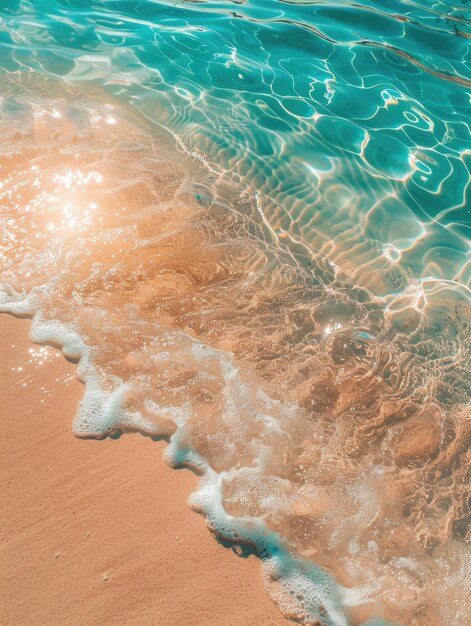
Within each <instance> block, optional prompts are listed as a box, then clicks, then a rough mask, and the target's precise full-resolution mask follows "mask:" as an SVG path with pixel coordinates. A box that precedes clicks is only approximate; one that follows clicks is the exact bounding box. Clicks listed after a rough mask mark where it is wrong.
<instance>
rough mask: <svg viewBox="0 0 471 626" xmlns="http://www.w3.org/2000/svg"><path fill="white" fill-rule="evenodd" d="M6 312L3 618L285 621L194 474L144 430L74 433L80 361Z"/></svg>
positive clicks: (219, 625)
mask: <svg viewBox="0 0 471 626" xmlns="http://www.w3.org/2000/svg"><path fill="white" fill-rule="evenodd" d="M0 324H1V326H0V389H1V408H0V411H1V426H2V437H1V443H0V463H1V466H2V468H1V473H2V481H1V483H0V484H1V493H0V498H1V502H2V514H1V520H0V527H1V555H0V576H1V579H2V585H1V588H0V624H2V625H5V626H7V625H8V626H31V625H39V624H47V625H48V626H54V625H55V624H61V625H73V624H77V625H78V624H80V625H81V626H83V625H85V624H87V625H92V624H96V625H98V624H100V625H105V624H113V626H120V625H124V624H126V625H129V626H131V625H132V626H144V625H147V624H155V625H159V626H165V625H169V626H170V625H175V626H176V625H177V624H178V625H179V626H181V625H186V626H190V625H194V626H210V625H214V626H224V625H226V624H227V625H230V624H233V625H240V626H249V625H254V624H257V625H259V626H263V625H271V624H275V625H277V624H280V625H281V624H287V621H286V620H284V619H283V618H282V616H281V615H280V613H279V612H278V609H277V608H276V607H275V605H274V604H273V603H272V601H271V600H270V598H269V597H268V596H267V595H266V593H265V591H264V588H263V582H262V579H261V576H260V572H259V563H258V561H257V559H256V558H255V557H254V556H248V557H247V558H238V557H237V556H235V555H234V554H233V553H232V552H231V551H230V550H229V549H227V548H225V547H223V546H222V545H221V544H220V543H218V541H217V540H216V539H215V537H214V536H213V535H211V534H210V533H209V532H208V529H207V528H206V525H205V522H204V519H203V518H202V517H200V516H199V515H197V514H196V513H194V512H192V511H191V509H190V508H189V507H188V504H187V496H188V494H189V493H190V492H191V491H192V490H193V489H194V488H195V486H196V483H197V480H198V479H197V477H196V476H194V475H193V474H191V473H190V472H189V471H186V470H182V471H175V470H172V469H171V468H170V467H168V465H166V463H165V462H164V461H163V458H162V452H163V447H164V445H165V444H164V443H162V442H156V441H153V440H152V439H150V438H146V437H142V436H140V435H126V436H122V437H121V438H119V439H115V440H113V439H105V440H102V441H96V440H81V439H77V438H76V437H74V436H73V434H72V432H71V421H72V419H73V416H74V413H75V410H76V407H77V404H78V402H79V400H80V397H81V394H82V392H83V386H82V385H81V383H79V382H78V381H77V380H76V379H75V377H74V371H75V366H74V365H73V364H71V363H68V362H67V361H66V360H65V359H64V358H63V357H62V355H60V353H58V352H56V351H54V350H52V349H47V350H46V351H45V352H43V353H38V352H37V347H36V348H35V347H34V346H33V344H31V342H30V341H29V339H28V329H29V325H30V322H29V321H28V320H20V319H16V318H13V317H10V316H8V315H0ZM32 349H33V350H34V352H33V353H32V352H31V350H32ZM56 354H59V357H57V356H56ZM19 368H23V369H19Z"/></svg>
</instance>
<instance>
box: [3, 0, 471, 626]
mask: <svg viewBox="0 0 471 626" xmlns="http://www.w3.org/2000/svg"><path fill="white" fill-rule="evenodd" d="M470 38H471V4H470V3H469V1H468V0H461V1H460V0H452V1H450V2H444V1H437V2H433V1H432V0H417V1H413V0H383V1H381V2H379V1H377V2H375V1H373V0H366V1H365V2H364V3H355V2H346V1H337V2H324V1H321V0H319V1H317V0H316V1H314V0H220V1H219V2H209V1H208V2H206V1H205V0H187V1H183V0H182V1H165V0H159V1H157V0H128V1H125V0H48V1H47V2H46V1H41V0H2V2H1V4H0V225H1V228H0V272H1V273H0V311H6V312H10V313H13V314H15V315H22V316H25V315H26V316H32V317H33V325H32V339H33V341H35V342H38V343H48V344H53V345H55V346H60V347H61V348H62V350H63V352H64V355H65V356H66V357H68V358H70V359H74V360H76V361H77V362H78V376H79V378H80V379H81V380H82V381H83V382H84V397H83V400H82V402H81V404H80V406H79V409H78V413H77V416H76V419H75V422H74V425H73V429H74V432H75V433H76V434H77V435H78V436H81V437H105V436H113V437H116V436H119V435H120V434H124V433H126V432H133V431H138V432H142V433H144V434H146V435H150V436H152V437H156V438H165V439H167V440H168V441H169V445H168V447H167V450H166V456H167V459H168V461H169V462H170V463H172V464H173V465H174V466H176V467H182V466H187V467H190V468H192V469H194V470H195V471H196V472H198V473H199V474H200V475H201V481H200V485H199V488H198V490H197V491H196V492H195V493H194V494H192V496H191V497H190V504H191V506H192V507H193V508H194V509H196V510H198V511H199V512H201V513H202V514H203V515H204V516H205V517H206V519H207V521H208V524H209V526H210V527H211V529H212V530H213V531H214V532H216V533H217V534H219V535H220V536H221V537H223V538H224V539H226V540H228V541H230V542H233V543H235V544H239V545H247V544H248V545H250V546H251V547H252V549H253V550H255V552H256V553H257V554H258V556H259V557H260V562H261V566H262V574H263V576H264V580H265V583H266V588H267V591H268V593H270V594H271V596H272V597H273V599H274V600H275V602H276V603H277V604H278V606H279V607H280V609H281V610H282V611H283V612H284V613H285V614H286V615H287V616H288V617H290V618H293V619H296V620H298V621H299V622H301V623H305V624H321V625H323V626H347V625H348V626H353V625H360V624H365V625H366V624H368V626H385V625H386V624H390V625H397V626H399V625H402V626H464V625H466V624H471V603H470V596H469V593H467V587H469V580H470V576H471V548H470V545H469V542H470V538H471V532H470V499H471V493H470V491H471V489H470V467H471V463H470V461H471V449H470V439H471V336H470V329H471V288H470V283H471V247H470V240H471V195H470V165H471V136H470V121H471V65H470V61H471V47H470ZM26 428H27V425H25V431H26Z"/></svg>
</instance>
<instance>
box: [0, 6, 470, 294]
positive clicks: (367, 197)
mask: <svg viewBox="0 0 471 626" xmlns="http://www.w3.org/2000/svg"><path fill="white" fill-rule="evenodd" d="M1 15H2V48H1V57H0V59H1V61H0V63H1V66H2V67H3V68H4V70H5V71H7V72H12V71H17V70H28V69H31V70H33V71H35V72H39V73H44V74H48V75H54V76H59V77H61V78H63V79H66V80H68V81H73V82H82V81H95V82H99V83H100V84H102V85H105V86H106V87H107V89H109V90H110V91H111V92H112V93H115V94H117V95H119V97H120V98H123V99H125V100H126V101H128V102H131V103H132V104H133V106H135V107H137V108H138V109H139V110H140V111H142V112H143V113H144V114H145V115H146V116H148V117H149V119H151V120H152V121H154V122H155V123H158V124H162V125H164V126H165V127H166V128H169V129H170V130H171V131H172V132H173V133H175V134H176V135H177V136H178V138H179V141H180V142H181V143H182V146H184V147H185V149H186V150H188V151H189V152H190V153H196V154H197V155H198V157H199V158H201V159H204V160H205V161H206V162H208V163H210V164H211V165H212V166H213V167H214V168H215V169H216V170H217V171H220V172H223V173H224V174H226V175H229V176H230V177H231V178H233V179H234V180H235V181H237V182H240V183H241V184H242V185H244V186H245V187H246V188H247V189H248V190H249V191H251V192H253V193H255V192H256V193H259V194H260V196H261V198H262V200H261V201H262V202H263V203H264V210H266V212H267V214H268V215H269V219H270V220H272V221H273V223H274V225H275V228H276V231H277V232H278V233H280V234H281V233H286V232H289V234H290V236H291V237H293V238H294V239H296V240H302V241H303V243H306V242H307V244H308V245H309V246H310V247H311V248H312V250H314V251H315V252H318V251H322V253H323V254H325V255H329V256H330V257H331V258H332V260H333V261H334V262H336V263H339V264H344V265H346V266H348V265H349V264H350V263H353V265H354V266H355V268H357V270H358V269H359V268H363V267H365V266H366V267H368V270H367V273H368V274H371V272H372V271H376V270H378V271H380V272H383V271H384V270H385V267H386V266H387V265H388V257H389V256H392V257H393V259H394V261H395V263H394V277H393V278H388V277H384V276H383V277H382V278H381V281H382V282H385V283H386V284H384V285H383V284H380V285H375V284H373V285H371V287H372V288H373V289H374V290H378V291H379V292H381V294H383V293H384V292H386V291H388V290H395V289H396V287H397V285H396V283H397V282H398V281H399V283H400V284H403V283H404V280H405V279H404V278H402V273H401V277H400V278H399V277H398V272H397V270H398V269H400V270H401V271H403V272H405V274H406V276H407V277H409V278H417V279H424V278H432V279H433V278H443V279H447V280H458V281H459V282H460V283H462V284H467V285H469V282H470V280H471V269H470V267H471V265H470V258H469V241H470V223H471V216H470V213H469V211H470V209H469V206H467V205H466V200H467V198H468V199H469V187H468V180H469V163H470V155H469V150H470V138H469V108H470V96H469V91H470V87H471V71H470V66H469V61H470V46H469V37H470V32H471V28H470V20H471V12H470V8H469V6H468V4H467V3H466V2H463V3H461V2H456V3H446V2H443V3H442V2H438V3H433V4H432V3H430V2H378V3H375V2H369V3H365V4H354V3H351V4H350V3H347V2H333V3H325V2H304V1H303V2H278V1H276V0H260V1H259V2H255V1H252V0H250V1H248V2H229V1H226V2H134V1H131V2H122V1H113V2H105V1H103V2H89V1H88V0H84V1H83V2H80V1H62V2H57V1H53V2H47V3H42V2H36V1H32V2H16V1H13V2H11V1H9V0H7V1H6V2H3V3H2V13H1ZM265 205H266V206H265ZM397 259H399V260H397ZM359 261H361V264H359ZM360 280H362V281H363V282H366V283H367V284H370V282H371V278H369V277H368V276H365V275H362V276H361V278H360Z"/></svg>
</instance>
